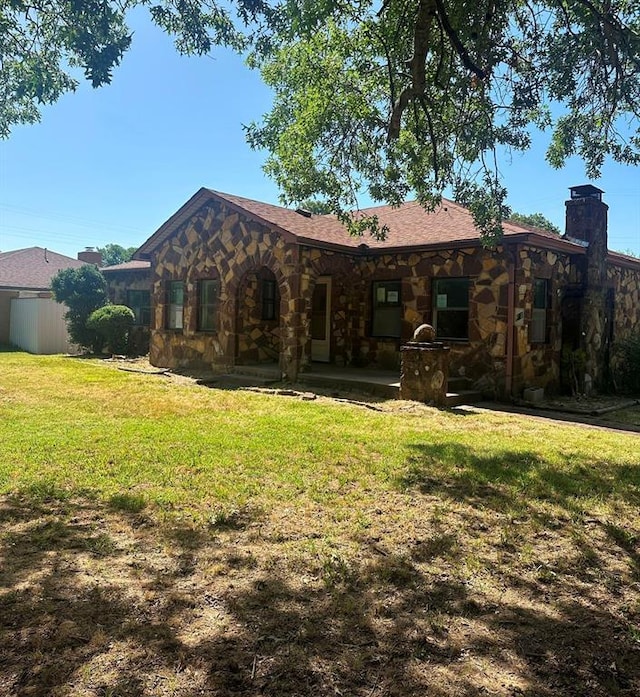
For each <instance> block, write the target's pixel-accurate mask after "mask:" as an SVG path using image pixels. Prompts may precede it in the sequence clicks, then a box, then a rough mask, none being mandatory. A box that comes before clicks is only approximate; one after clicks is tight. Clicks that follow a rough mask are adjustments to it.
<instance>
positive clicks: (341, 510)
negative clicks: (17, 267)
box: [0, 352, 640, 525]
mask: <svg viewBox="0 0 640 697" xmlns="http://www.w3.org/2000/svg"><path fill="white" fill-rule="evenodd" d="M411 490H414V491H420V492H422V493H432V494H437V495H438V496H442V497H444V498H445V499H453V500H461V499H468V500H473V499H477V498H479V497H481V498H482V500H483V505H485V506H488V507H492V508H494V509H496V510H504V511H507V510H508V511H512V512H514V514H520V513H522V512H525V511H527V510H529V511H531V510H535V511H538V512H540V511H542V510H543V509H544V508H545V506H548V505H551V506H556V507H559V508H561V509H564V510H565V511H569V512H579V511H580V510H583V509H587V508H589V509H592V508H593V507H594V506H595V507H598V508H601V509H602V508H604V509H606V510H614V509H615V507H616V506H617V505H619V504H621V503H626V504H630V505H637V504H638V502H639V500H640V499H639V491H640V466H639V455H638V436H636V435H632V434H630V435H624V434H620V433H610V432H607V431H604V430H596V429H588V428H581V427H572V426H569V425H561V424H544V423H541V422H539V421H532V420H528V419H526V418H520V417H516V416H511V415H508V414H488V413H482V414H465V415H461V414H456V413H453V412H442V411H437V410H425V411H424V412H422V413H420V414H419V415H408V414H406V413H380V412H371V411H369V410H365V409H362V408H358V407H354V406H348V405H344V404H335V403H330V402H326V401H322V402H321V401H312V402H301V401H297V400H291V399H284V398H282V397H277V396H271V395H259V394H254V393H245V392H225V391H219V390H208V389H203V388H193V387H191V386H177V385H175V384H171V383H170V382H169V381H167V380H166V379H165V378H163V377H158V376H152V377H150V376H144V375H139V374H133V373H127V372H122V371H118V370H114V369H113V368H112V367H110V366H108V365H106V364H104V363H103V362H101V361H95V360H86V359H85V360H80V359H75V358H68V357H60V356H57V357H34V356H30V355H28V354H24V353H19V352H15V353H2V354H0V491H2V492H5V493H8V492H21V491H22V492H25V491H28V492H30V493H31V494H32V495H39V496H53V495H55V496H56V497H62V496H72V495H79V494H81V495H85V496H90V497H95V498H98V499H101V500H105V501H111V502H112V504H113V505H114V506H115V507H117V508H120V509H125V510H126V509H129V510H140V509H141V508H142V507H144V506H145V505H146V506H151V507H153V508H155V509H157V510H159V511H168V512H173V513H174V514H176V513H177V514H179V515H183V516H188V517H191V518H193V519H194V520H196V521H203V520H211V519H214V518H215V517H216V516H218V517H220V516H222V517H224V516H225V515H228V512H233V511H237V510H238V509H241V508H243V507H246V506H252V507H254V508H255V509H256V510H258V509H260V510H263V509H271V508H272V507H274V506H283V505H293V506H295V507H297V508H304V507H312V508H314V507H318V506H320V507H322V508H323V509H325V510H327V509H328V508H330V509H331V510H332V516H331V517H333V518H334V519H335V521H336V522H338V523H341V522H342V523H344V524H349V525H350V524H352V523H353V521H354V520H355V519H357V518H358V516H360V517H362V510H363V509H366V508H367V507H371V506H373V505H375V500H376V497H377V496H379V495H380V494H381V493H383V492H408V491H411Z"/></svg>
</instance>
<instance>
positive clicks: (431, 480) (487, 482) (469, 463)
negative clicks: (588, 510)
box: [396, 442, 640, 513]
mask: <svg viewBox="0 0 640 697" xmlns="http://www.w3.org/2000/svg"><path fill="white" fill-rule="evenodd" d="M412 448H413V454H412V455H411V456H410V457H409V458H408V460H407V463H406V466H405V469H404V471H403V472H402V474H401V475H400V476H399V477H397V479H396V484H397V486H398V487H399V488H400V489H402V490H408V489H416V490H418V491H419V492H421V493H422V494H438V495H443V496H445V497H447V498H450V499H454V500H456V501H461V502H462V501H464V502H467V503H470V504H472V505H474V506H482V507H487V506H489V507H492V508H494V509H495V510H497V511H503V512H504V511H508V510H518V509H521V510H524V511H528V512H530V513H535V512H536V510H537V508H538V504H540V503H541V502H549V503H553V504H555V505H558V506H560V507H561V508H563V509H564V510H565V511H567V512H575V511H578V510H580V502H581V500H585V499H590V498H601V499H610V500H612V499H614V498H617V499H619V500H622V501H625V502H626V503H629V504H631V505H635V506H638V505H640V462H639V463H638V464H634V465H623V466H620V467H616V468H615V472H612V471H609V469H608V467H607V466H606V465H604V464H603V463H601V462H599V461H598V460H597V459H594V462H593V463H585V462H584V461H583V460H582V459H581V460H580V461H579V462H574V461H572V460H571V458H570V457H569V456H563V459H562V461H561V463H560V464H556V463H553V462H549V461H547V460H546V459H544V458H542V457H540V455H539V454H538V453H535V452H531V451H526V450H525V451H523V450H507V449H503V450H500V451H497V452H496V451H492V452H491V454H487V455H484V454H481V453H480V451H479V450H478V449H476V448H471V447H468V446H466V445H463V444H460V443H456V442H446V443H423V444H419V445H414V446H412Z"/></svg>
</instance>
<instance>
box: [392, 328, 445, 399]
mask: <svg viewBox="0 0 640 697" xmlns="http://www.w3.org/2000/svg"><path fill="white" fill-rule="evenodd" d="M434 336H435V330H434V329H433V327H432V326H431V325H429V324H422V325H420V326H419V327H418V328H417V329H416V331H415V332H414V334H413V341H409V342H407V343H406V344H405V345H404V346H401V347H400V398H401V399H411V400H414V401H416V402H425V403H426V404H434V405H435V406H437V407H443V406H445V404H446V397H447V382H448V381H449V347H448V346H445V345H444V344H443V343H442V342H441V341H433V338H434Z"/></svg>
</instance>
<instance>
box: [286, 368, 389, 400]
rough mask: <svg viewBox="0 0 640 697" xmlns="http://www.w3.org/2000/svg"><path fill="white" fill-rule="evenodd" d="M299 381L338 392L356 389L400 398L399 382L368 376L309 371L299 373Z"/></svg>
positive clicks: (356, 390)
mask: <svg viewBox="0 0 640 697" xmlns="http://www.w3.org/2000/svg"><path fill="white" fill-rule="evenodd" d="M298 382H301V383H303V384H305V385H309V386H311V387H322V388H324V389H326V390H335V391H336V392H340V391H354V392H363V393H365V394H371V395H375V396H376V397H384V398H386V399H399V398H400V383H399V382H397V383H393V384H385V383H382V382H372V381H370V380H367V379H366V378H362V379H359V378H358V377H356V376H352V375H348V376H347V375H343V376H339V377H338V376H336V377H333V376H331V377H330V376H324V375H310V374H309V373H299V374H298Z"/></svg>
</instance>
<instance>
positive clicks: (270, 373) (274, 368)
mask: <svg viewBox="0 0 640 697" xmlns="http://www.w3.org/2000/svg"><path fill="white" fill-rule="evenodd" d="M231 372H232V374H233V375H244V376H249V377H256V378H262V379H264V380H271V381H273V382H278V381H280V380H281V379H282V372H281V371H280V366H279V365H278V364H277V363H265V364H263V365H237V366H235V367H234V368H233V369H232V371H231Z"/></svg>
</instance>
